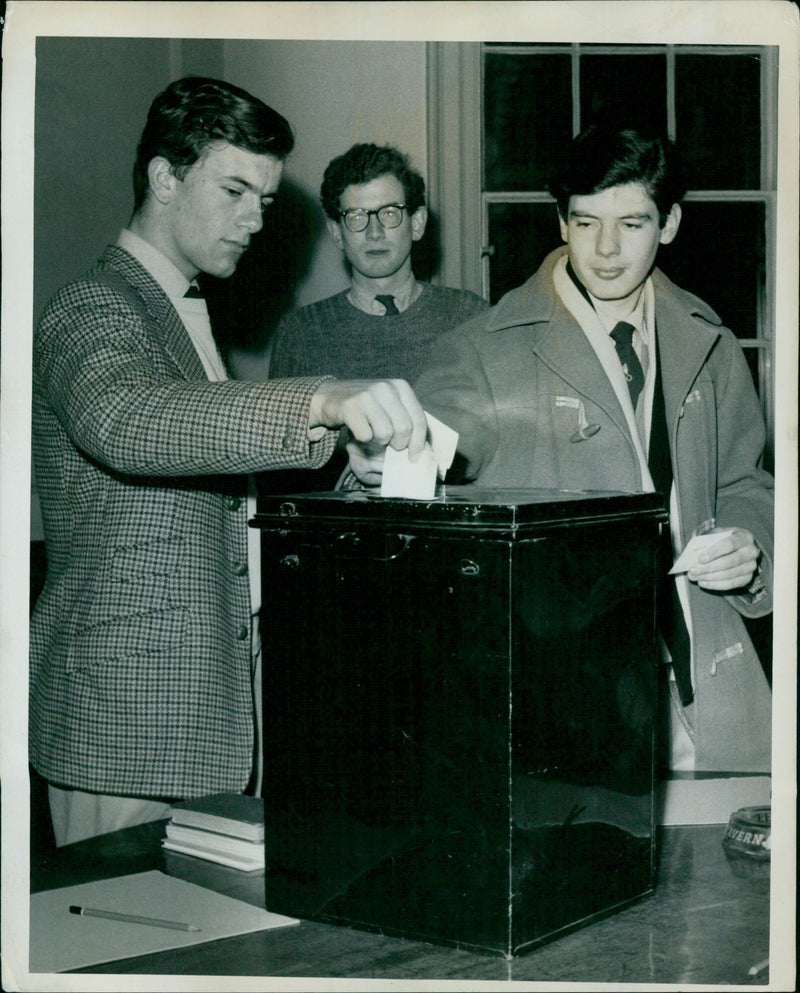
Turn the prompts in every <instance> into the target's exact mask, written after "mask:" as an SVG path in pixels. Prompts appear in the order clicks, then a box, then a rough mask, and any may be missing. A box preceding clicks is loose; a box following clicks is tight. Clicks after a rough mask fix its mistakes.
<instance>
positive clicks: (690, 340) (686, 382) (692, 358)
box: [653, 269, 722, 447]
mask: <svg viewBox="0 0 800 993" xmlns="http://www.w3.org/2000/svg"><path fill="white" fill-rule="evenodd" d="M653 281H654V283H655V290H656V293H655V297H656V334H657V335H658V349H659V359H660V361H661V367H662V383H663V386H664V407H665V411H666V417H667V430H668V431H669V437H670V447H673V446H674V440H675V429H676V425H677V423H678V417H679V416H680V412H681V408H682V406H683V403H684V401H685V400H686V397H687V396H688V394H689V392H690V391H691V389H692V384H693V383H694V381H695V379H696V378H697V375H698V373H699V372H700V370H701V368H702V367H703V364H704V363H705V361H706V359H707V357H708V355H709V353H710V352H711V350H712V349H713V347H714V345H715V344H716V342H717V339H718V338H719V331H718V330H717V326H719V325H720V324H721V323H722V321H721V320H720V318H719V317H718V316H717V314H716V313H715V312H714V311H713V310H712V309H711V307H709V306H708V304H706V303H704V302H703V301H702V300H700V299H698V298H697V297H694V296H692V295H691V294H689V293H685V292H684V291H683V290H680V289H678V287H676V286H674V285H673V284H672V283H671V282H670V281H669V280H668V279H667V277H666V276H665V275H664V274H663V273H662V272H660V271H659V270H658V269H656V270H655V271H654V272H653ZM676 294H681V295H682V296H683V297H684V302H683V305H681V304H680V302H679V301H678V300H677V299H676ZM687 304H688V307H689V310H690V312H691V313H692V315H693V318H694V319H693V320H692V321H690V322H687V319H686V306H687Z"/></svg>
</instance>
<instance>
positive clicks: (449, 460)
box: [381, 410, 458, 500]
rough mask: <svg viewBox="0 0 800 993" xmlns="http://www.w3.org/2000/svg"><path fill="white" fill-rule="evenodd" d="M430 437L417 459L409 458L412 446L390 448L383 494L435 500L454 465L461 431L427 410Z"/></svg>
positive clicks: (384, 476)
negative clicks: (442, 482)
mask: <svg viewBox="0 0 800 993" xmlns="http://www.w3.org/2000/svg"><path fill="white" fill-rule="evenodd" d="M425 417H426V419H427V421H428V435H429V438H430V440H429V441H427V442H425V448H424V449H423V450H422V453H421V455H420V457H419V458H418V459H417V461H416V462H412V461H411V460H410V459H409V457H408V449H403V451H402V452H398V451H397V450H396V449H394V448H391V447H389V448H387V449H386V459H385V461H384V463H383V477H382V479H381V496H385V497H408V498H409V499H411V500H432V499H433V497H434V496H435V494H436V480H437V479H442V480H443V479H444V477H445V474H446V473H447V470H448V469H449V468H450V466H451V465H452V464H453V459H454V457H455V454H456V445H457V444H458V432H457V431H454V430H453V429H452V428H449V427H448V426H447V425H446V424H443V423H442V422H441V421H440V420H437V419H436V418H435V417H434V416H433V414H429V413H428V411H427V410H426V411H425Z"/></svg>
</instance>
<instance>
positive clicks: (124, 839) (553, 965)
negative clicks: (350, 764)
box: [31, 821, 769, 986]
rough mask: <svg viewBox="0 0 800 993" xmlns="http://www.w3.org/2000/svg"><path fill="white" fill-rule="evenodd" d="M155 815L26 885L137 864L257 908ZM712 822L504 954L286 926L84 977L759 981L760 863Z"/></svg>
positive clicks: (233, 878)
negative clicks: (168, 848) (650, 879)
mask: <svg viewBox="0 0 800 993" xmlns="http://www.w3.org/2000/svg"><path fill="white" fill-rule="evenodd" d="M164 825H165V822H164V821H157V822H154V823H152V824H145V825H141V826H139V827H136V828H129V829H127V830H125V831H118V832H115V833H113V834H108V835H102V836H100V837H98V838H93V839H89V840H87V841H83V842H78V843H77V844H74V845H69V846H66V847H64V848H61V849H58V850H57V851H56V853H55V855H52V856H49V857H48V858H47V859H46V860H45V863H44V864H33V865H32V869H31V892H37V891H41V890H46V889H53V888H55V887H58V886H69V885H74V884H77V883H85V882H89V881H91V880H94V879H104V878H110V877H113V876H119V875H125V874H127V873H132V872H144V871H147V870H149V869H161V870H162V871H165V872H167V873H169V874H170V875H175V876H179V877H181V878H183V879H186V880H189V881H190V882H194V883H197V884H199V885H202V886H206V887H209V888H211V889H214V890H217V891H219V892H221V893H225V894H227V895H229V896H233V897H236V898H238V899H241V900H244V901H246V902H248V903H251V904H254V905H259V906H263V905H264V877H263V874H258V875H251V874H247V873H241V872H238V871H237V870H234V869H227V868H224V867H222V866H217V865H214V864H212V863H209V862H203V861H201V860H199V859H194V858H191V857H189V856H183V855H177V854H174V853H168V852H163V851H162V849H161V847H160V841H161V838H162V837H163V835H164ZM724 829H725V826H724V825H701V826H691V827H666V828H661V829H660V830H659V835H658V840H659V884H658V888H657V891H656V893H655V895H654V896H651V897H648V898H646V899H644V900H642V901H641V902H640V903H638V904H635V905H634V906H631V907H628V908H627V909H625V910H623V911H620V912H619V913H617V914H614V915H612V916H611V917H608V918H605V919H604V920H600V921H597V922H595V923H594V924H591V925H590V926H588V927H585V928H581V929H578V930H576V931H573V932H572V933H570V934H568V935H565V936H564V937H562V938H559V939H558V940H556V941H554V942H551V943H550V944H548V945H545V946H543V947H540V948H538V949H534V950H533V951H531V952H529V953H527V954H525V955H522V956H519V957H517V958H516V959H513V960H511V961H508V960H505V959H501V958H493V957H488V956H483V955H478V954H474V953H472V952H467V951H461V950H459V949H455V948H447V947H442V946H437V945H430V944H424V943H421V942H416V941H408V940H405V939H402V938H393V937H387V936H385V935H380V934H374V933H370V932H366V931H356V930H351V929H349V928H345V927H336V926H333V925H327V924H319V923H313V922H309V921H302V922H301V923H300V925H299V926H297V927H290V928H283V929H278V930H274V931H262V932H257V933H255V934H247V935H241V936H238V937H234V938H225V939H220V940H218V941H211V942H207V943H205V944H200V945H194V946H191V947H187V948H183V949H176V950H172V951H166V952H159V953H157V954H152V955H146V956H141V957H138V958H130V959H125V960H122V961H119V962H114V963H104V964H103V965H101V966H94V967H92V968H86V969H82V970H80V971H81V972H85V973H125V974H140V975H176V974H180V975H193V976H198V975H210V976H220V975H224V976H305V977H318V978H339V979H341V978H359V979H393V980H398V981H403V980H422V979H437V980H518V981H532V980H535V981H538V982H548V981H552V982H567V981H571V982H576V983H577V982H599V983H643V984H648V985H652V984H654V983H670V984H682V985H683V984H692V983H694V984H714V985H717V984H731V985H738V986H742V985H754V986H758V985H763V984H765V983H767V982H768V980H769V973H768V971H765V972H762V973H761V974H760V975H759V976H757V977H750V976H749V975H748V971H749V969H750V967H751V966H752V965H754V964H755V963H757V962H760V961H761V960H763V959H765V958H766V957H767V955H768V951H769V863H757V862H751V861H746V860H741V859H737V860H731V859H728V858H727V857H726V855H725V853H724V851H723V849H722V844H721V842H722V837H723V834H724Z"/></svg>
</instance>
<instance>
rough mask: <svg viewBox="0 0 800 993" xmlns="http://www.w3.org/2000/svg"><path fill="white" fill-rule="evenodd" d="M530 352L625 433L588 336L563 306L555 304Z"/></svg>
mask: <svg viewBox="0 0 800 993" xmlns="http://www.w3.org/2000/svg"><path fill="white" fill-rule="evenodd" d="M533 350H534V352H535V353H536V354H537V355H538V357H539V358H540V359H541V361H542V362H544V363H545V364H546V365H547V366H548V367H549V368H550V369H552V370H553V371H554V372H555V373H556V374H557V375H558V376H560V377H561V379H563V380H564V382H566V383H569V385H570V386H572V388H573V389H574V390H575V391H576V392H577V393H578V394H579V395H580V396H583V397H591V399H592V402H593V403H596V404H597V406H598V407H600V408H601V409H602V410H603V411H604V412H605V413H606V415H607V416H608V417H609V418H610V419H611V420H612V421H613V422H614V423H615V424H616V425H617V427H618V428H619V429H620V431H621V432H622V433H623V434H626V435H627V434H628V424H627V421H626V418H625V413H624V411H623V409H622V406H621V404H620V402H619V400H618V399H617V395H616V393H615V392H614V387H613V386H612V385H611V382H610V381H609V379H608V376H607V375H606V373H605V370H604V369H603V367H602V365H601V363H600V360H599V359H598V357H597V354H596V353H595V350H594V349H593V348H592V346H591V343H590V342H589V339H588V338H587V337H586V335H585V334H584V333H583V331H582V330H581V328H580V327H579V326H578V324H577V322H576V321H575V319H574V318H573V317H572V315H571V314H569V313H568V312H567V311H566V310H565V309H564V308H563V307H561V306H558V305H557V306H556V310H555V313H554V314H553V318H552V321H551V323H550V324H549V326H548V327H547V330H546V331H545V333H544V334H542V336H541V337H540V338H538V339H537V340H536V342H535V344H534V346H533Z"/></svg>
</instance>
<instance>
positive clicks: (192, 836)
mask: <svg viewBox="0 0 800 993" xmlns="http://www.w3.org/2000/svg"><path fill="white" fill-rule="evenodd" d="M162 844H163V846H164V848H167V849H169V850H170V851H174V852H182V853H183V854H185V855H194V856H196V857H197V858H201V859H207V860H208V861H210V862H219V863H221V864H222V865H227V866H231V867H232V868H234V869H241V870H242V871H244V872H254V871H255V870H256V869H263V868H264V801H263V800H262V799H261V798H259V797H253V796H243V795H241V794H239V793H215V794H213V795H211V796H205V797H198V798H197V799H194V800H185V801H184V802H182V803H178V804H175V805H174V806H173V808H172V819H171V820H170V822H169V823H168V824H167V836H166V838H165V839H164V841H163V842H162Z"/></svg>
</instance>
